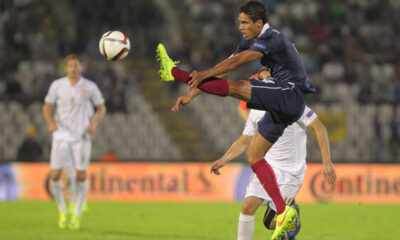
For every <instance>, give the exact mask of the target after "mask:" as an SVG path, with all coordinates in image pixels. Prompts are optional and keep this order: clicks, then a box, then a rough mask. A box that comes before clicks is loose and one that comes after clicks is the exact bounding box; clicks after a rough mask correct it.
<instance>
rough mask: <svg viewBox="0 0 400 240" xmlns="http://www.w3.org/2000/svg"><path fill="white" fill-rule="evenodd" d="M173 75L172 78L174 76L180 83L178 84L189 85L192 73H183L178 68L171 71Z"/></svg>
mask: <svg viewBox="0 0 400 240" xmlns="http://www.w3.org/2000/svg"><path fill="white" fill-rule="evenodd" d="M171 73H172V76H174V78H175V81H178V82H182V83H187V82H189V80H190V79H191V77H190V73H188V72H186V71H183V70H181V69H179V68H177V67H174V68H173V69H172V70H171Z"/></svg>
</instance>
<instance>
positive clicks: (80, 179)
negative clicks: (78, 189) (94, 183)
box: [76, 171, 86, 182]
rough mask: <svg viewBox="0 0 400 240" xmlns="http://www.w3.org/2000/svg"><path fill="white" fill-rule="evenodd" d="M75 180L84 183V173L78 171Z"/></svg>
mask: <svg viewBox="0 0 400 240" xmlns="http://www.w3.org/2000/svg"><path fill="white" fill-rule="evenodd" d="M76 178H77V179H78V181H81V182H83V181H85V180H86V171H78V172H77V174H76Z"/></svg>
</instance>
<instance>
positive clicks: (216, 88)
mask: <svg viewBox="0 0 400 240" xmlns="http://www.w3.org/2000/svg"><path fill="white" fill-rule="evenodd" d="M171 73H172V76H174V78H175V81H177V82H181V83H187V82H188V81H189V80H190V79H191V77H190V73H188V72H186V71H183V70H181V69H179V68H177V67H174V68H172V70H171ZM198 88H199V89H201V90H203V91H204V92H206V93H210V94H214V95H219V96H224V97H225V96H228V95H229V85H228V82H227V81H226V80H225V79H222V78H208V79H206V80H204V81H203V82H202V83H201V84H200V85H199V86H198Z"/></svg>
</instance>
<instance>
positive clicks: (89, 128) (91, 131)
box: [85, 124, 96, 140]
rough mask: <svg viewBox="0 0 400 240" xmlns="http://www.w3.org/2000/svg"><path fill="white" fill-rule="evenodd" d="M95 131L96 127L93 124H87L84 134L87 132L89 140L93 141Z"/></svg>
mask: <svg viewBox="0 0 400 240" xmlns="http://www.w3.org/2000/svg"><path fill="white" fill-rule="evenodd" d="M95 131H96V126H95V125H93V124H89V125H88V126H87V127H86V130H85V132H87V133H88V134H89V135H90V139H91V140H93V139H94V132H95Z"/></svg>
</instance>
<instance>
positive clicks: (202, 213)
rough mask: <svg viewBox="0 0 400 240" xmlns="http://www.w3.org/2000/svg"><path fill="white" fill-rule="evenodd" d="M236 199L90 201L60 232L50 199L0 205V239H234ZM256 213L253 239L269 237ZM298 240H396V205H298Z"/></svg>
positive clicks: (399, 212) (399, 215) (399, 232)
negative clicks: (77, 223) (72, 226)
mask: <svg viewBox="0 0 400 240" xmlns="http://www.w3.org/2000/svg"><path fill="white" fill-rule="evenodd" d="M240 207H241V204H240V203H135V202H124V203H116V202H90V203H89V208H90V210H89V212H88V213H85V214H84V215H83V216H82V222H81V229H79V230H77V231H72V230H60V229H58V227H57V217H58V215H57V210H56V205H55V203H54V202H24V201H22V202H21V201H18V202H2V203H0V240H25V239H26V240H36V239H37V240H47V239H48V240H53V239H57V240H64V239H71V240H72V239H73V240H80V239H82V240H86V239H87V240H89V239H94V240H106V239H107V240H109V239H110V240H111V239H115V240H117V239H118V240H124V239H129V240H135V239H138V240H139V239H140V240H172V239H178V240H180V239H185V240H186V239H193V240H202V239H211V240H218V239H221V240H234V239H236V231H237V221H238V216H239V211H240ZM264 209H265V208H260V209H259V211H258V212H257V214H256V226H255V231H254V236H253V239H263V240H264V239H270V236H271V233H270V232H269V231H267V230H266V229H265V228H264V226H263V225H262V217H263V214H264ZM300 209H301V210H300V211H301V221H302V229H301V231H300V234H299V235H298V238H297V239H299V240H302V239H303V240H312V239H319V240H357V239H360V240H368V239H371V240H377V239H378V240H379V239H382V240H383V239H384V240H387V239H393V240H395V239H400V220H399V219H400V206H399V205H371V204H329V203H321V204H300Z"/></svg>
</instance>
